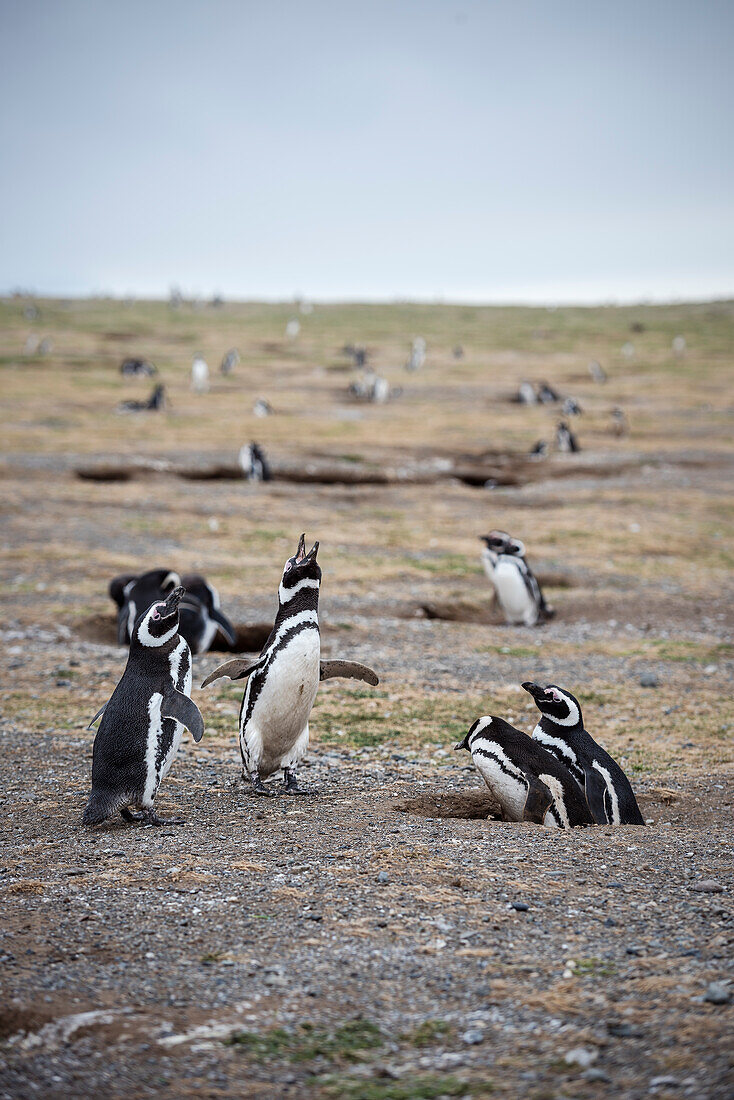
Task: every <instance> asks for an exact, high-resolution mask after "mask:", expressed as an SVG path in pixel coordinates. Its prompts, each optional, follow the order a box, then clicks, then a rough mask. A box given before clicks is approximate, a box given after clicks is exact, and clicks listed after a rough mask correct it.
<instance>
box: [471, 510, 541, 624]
mask: <svg viewBox="0 0 734 1100" xmlns="http://www.w3.org/2000/svg"><path fill="white" fill-rule="evenodd" d="M481 538H482V541H483V542H484V543H485V549H484V550H483V551H482V564H483V566H484V571H485V573H486V574H487V576H488V577H489V579H490V581H491V583H492V585H493V586H494V590H495V592H496V593H497V599H498V601H499V604H500V607H501V608H502V611H503V613H504V616H505V620H506V621H507V622H508V623H509V624H510V625H521V626H536V625H537V624H538V623H542V622H545V621H546V620H547V619H550V618H552V616H553V611H552V610H551V608H549V607H548V604H547V603H546V601H545V596H544V595H543V593H542V592H541V589H540V585H539V584H538V580H537V578H536V577H535V574H534V573H533V571H532V569H531V568H530V566H529V565H528V563H527V561H526V560H525V544H524V543H523V542H521V541H520V539H514V538H512V536H511V535H508V534H507V532H506V531H490V533H489V534H488V535H483V536H481Z"/></svg>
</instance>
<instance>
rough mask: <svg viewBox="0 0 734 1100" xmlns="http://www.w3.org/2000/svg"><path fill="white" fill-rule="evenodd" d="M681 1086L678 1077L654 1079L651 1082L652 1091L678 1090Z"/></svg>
mask: <svg viewBox="0 0 734 1100" xmlns="http://www.w3.org/2000/svg"><path fill="white" fill-rule="evenodd" d="M679 1085H680V1081H679V1080H678V1078H677V1077H653V1078H652V1079H651V1081H650V1088H651V1089H677V1088H678V1086H679Z"/></svg>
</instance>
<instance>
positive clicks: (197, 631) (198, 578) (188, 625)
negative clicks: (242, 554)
mask: <svg viewBox="0 0 734 1100" xmlns="http://www.w3.org/2000/svg"><path fill="white" fill-rule="evenodd" d="M181 584H182V585H183V587H184V588H185V589H186V595H185V596H184V598H183V600H182V601H181V606H180V608H179V627H178V632H179V634H180V635H181V637H182V638H185V639H186V641H187V642H188V645H189V649H190V650H191V652H192V653H193V654H194V656H196V655H197V654H202V653H207V652H208V651H209V649H210V648H211V644H212V642H213V641H214V638H215V637H216V634H217V631H220V632H221V633H222V634H223V635H224V637H225V638H226V639H227V641H228V643H229V644H230V646H234V645H236V644H237V631H236V630H235V628H234V627H233V626H232V623H231V622H230V621H229V619H228V618H227V616H226V615H225V614H224V613H223V612H222V611H221V610H220V607H219V593H218V592H217V590H216V588H215V587H214V585H212V584H209V582H208V581H207V580H206V578H205V577H202V575H201V573H187V574H185V575H184V576H183V577H182V578H181Z"/></svg>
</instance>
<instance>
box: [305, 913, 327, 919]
mask: <svg viewBox="0 0 734 1100" xmlns="http://www.w3.org/2000/svg"><path fill="white" fill-rule="evenodd" d="M303 919H304V920H323V919H324V915H323V913H304V914H303Z"/></svg>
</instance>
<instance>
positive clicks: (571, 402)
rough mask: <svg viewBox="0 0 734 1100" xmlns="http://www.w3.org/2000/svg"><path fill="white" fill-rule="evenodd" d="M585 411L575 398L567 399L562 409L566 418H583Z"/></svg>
mask: <svg viewBox="0 0 734 1100" xmlns="http://www.w3.org/2000/svg"><path fill="white" fill-rule="evenodd" d="M583 411H584V410H583V409H582V408H581V406H580V405H579V403H578V401H577V400H576V398H575V397H567V398H566V400H565V401H564V402H563V405H562V407H561V412H562V413H563V415H564V416H581V414H582V412H583Z"/></svg>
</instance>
